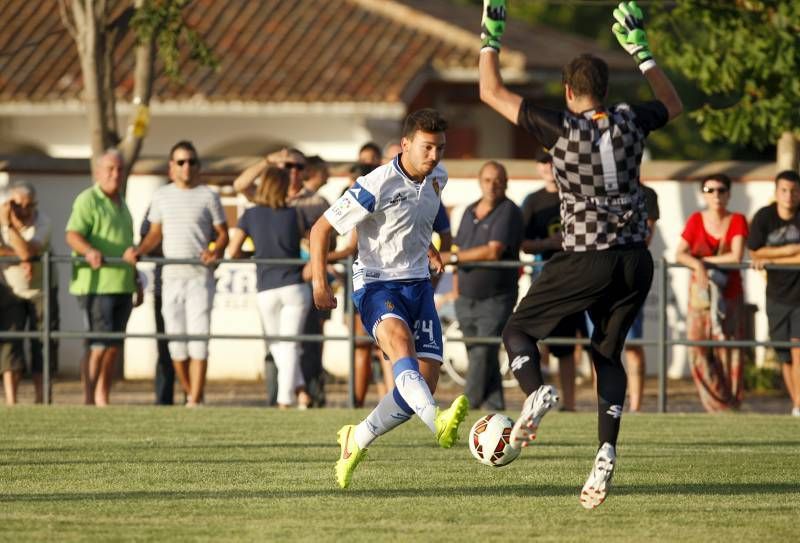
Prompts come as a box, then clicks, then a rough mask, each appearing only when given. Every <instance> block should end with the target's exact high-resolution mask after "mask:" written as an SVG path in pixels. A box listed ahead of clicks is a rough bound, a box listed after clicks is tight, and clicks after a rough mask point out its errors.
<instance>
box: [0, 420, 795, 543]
mask: <svg viewBox="0 0 800 543" xmlns="http://www.w3.org/2000/svg"><path fill="white" fill-rule="evenodd" d="M365 414H366V411H363V410H362V411H349V410H337V409H330V410H322V411H320V410H312V411H306V412H299V411H296V412H288V413H282V412H277V411H275V410H267V409H256V408H205V409H195V410H189V409H183V408H155V407H136V408H133V407H111V408H108V409H104V410H101V409H87V408H81V407H50V408H43V407H34V406H28V407H24V406H20V407H17V408H14V409H6V410H4V411H3V412H2V415H1V416H2V428H3V431H2V434H0V435H2V437H0V440H1V441H0V502H2V503H0V539H2V540H8V541H27V540H42V541H44V540H47V541H54V540H57V541H59V542H62V541H76V540H95V541H112V540H113V541H125V540H140V541H148V540H161V541H174V540H226V541H265V540H269V541H286V540H310V541H311V540H313V541H348V542H352V541H477V540H478V538H484V540H485V541H502V540H504V539H509V540H521V541H524V540H527V539H530V538H535V539H540V540H553V541H570V540H571V541H577V540H591V539H595V540H598V541H600V540H603V541H643V540H659V541H662V540H673V541H678V540H680V541H687V540H688V541H743V540H754V541H759V540H760V541H781V540H782V541H796V540H797V539H796V538H797V520H798V518H800V420H798V419H792V418H790V417H787V416H762V415H735V414H734V415H722V416H709V415H663V416H659V415H637V416H626V417H623V429H622V438H621V440H620V444H619V455H620V456H619V465H618V470H617V473H616V475H615V485H614V487H613V489H612V493H611V494H610V495H609V498H608V500H607V501H606V503H605V504H603V505H602V506H601V507H600V508H599V509H597V510H595V511H584V510H583V509H582V508H581V507H580V504H579V502H578V492H579V490H580V487H581V486H582V484H583V482H584V479H585V477H586V475H587V474H588V472H589V469H590V467H591V462H592V459H593V457H594V452H595V447H596V444H595V436H596V428H595V416H594V415H591V414H588V413H587V414H564V413H553V414H551V415H548V417H547V419H546V420H545V422H544V424H543V426H542V428H541V430H540V432H539V439H538V440H537V441H538V443H537V444H536V445H535V446H532V447H531V448H528V449H527V450H525V451H524V452H523V454H522V456H521V457H520V458H519V459H517V460H516V461H515V462H514V463H513V464H511V465H509V466H507V467H505V468H499V469H498V468H489V467H486V466H482V465H480V464H478V463H477V462H476V461H475V460H473V459H472V457H471V456H470V454H469V451H468V449H467V446H466V444H464V442H463V441H462V442H460V443H459V444H458V445H457V446H456V447H455V448H454V449H451V450H442V449H438V448H437V447H436V446H435V445H434V442H433V438H432V436H431V435H430V434H429V433H428V430H427V429H426V428H425V427H424V426H423V425H422V424H421V423H420V422H419V421H417V420H412V421H411V422H410V423H408V424H405V425H404V426H403V427H401V428H399V429H397V430H395V431H394V432H392V433H390V434H389V435H387V436H384V437H383V438H381V439H380V440H379V441H377V442H376V443H375V444H373V446H372V447H371V450H370V451H369V456H367V459H366V460H365V461H364V463H363V464H362V465H361V466H359V468H358V470H357V471H356V473H355V476H354V478H353V484H352V486H351V488H349V489H347V490H344V491H343V490H340V489H338V487H336V486H335V483H334V479H333V463H334V461H335V460H336V458H337V457H338V453H339V450H338V446H337V445H336V441H335V434H336V430H337V429H338V428H339V427H340V426H341V425H342V424H344V423H347V422H355V421H357V420H358V419H360V418H361V417H362V416H363V415H365ZM478 415H479V414H478V413H473V414H471V415H470V416H469V418H468V419H467V422H468V423H469V424H471V423H472V422H474V420H476V419H477V417H478ZM464 432H465V430H462V433H464Z"/></svg>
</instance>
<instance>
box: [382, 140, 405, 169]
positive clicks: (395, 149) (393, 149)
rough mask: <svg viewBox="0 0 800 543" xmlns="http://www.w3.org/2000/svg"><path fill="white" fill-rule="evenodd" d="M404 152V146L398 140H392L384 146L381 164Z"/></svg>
mask: <svg viewBox="0 0 800 543" xmlns="http://www.w3.org/2000/svg"><path fill="white" fill-rule="evenodd" d="M402 152H403V146H402V145H400V142H399V141H397V140H390V141H388V142H386V145H384V146H383V158H382V159H381V164H386V163H387V162H391V161H392V160H394V157H396V156H397V155H399V154H400V153H402Z"/></svg>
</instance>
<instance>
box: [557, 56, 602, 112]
mask: <svg viewBox="0 0 800 543" xmlns="http://www.w3.org/2000/svg"><path fill="white" fill-rule="evenodd" d="M561 79H562V81H563V83H564V84H565V85H569V87H570V88H571V89H572V92H573V93H575V96H590V97H592V98H594V99H595V100H598V101H601V102H602V101H603V100H604V99H605V97H606V92H607V91H608V64H606V63H605V61H604V60H603V59H601V58H598V57H596V56H594V55H590V54H588V53H586V54H583V55H581V56H579V57H576V58H574V59H572V60H571V61H570V63H569V64H567V65H566V66H564V69H563V70H562V71H561Z"/></svg>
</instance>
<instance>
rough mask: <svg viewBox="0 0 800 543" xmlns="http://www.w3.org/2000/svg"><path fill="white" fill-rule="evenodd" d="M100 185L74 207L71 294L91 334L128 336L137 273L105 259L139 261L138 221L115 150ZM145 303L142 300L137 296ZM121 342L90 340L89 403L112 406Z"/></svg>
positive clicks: (99, 168) (101, 166) (102, 162)
mask: <svg viewBox="0 0 800 543" xmlns="http://www.w3.org/2000/svg"><path fill="white" fill-rule="evenodd" d="M94 175H95V179H96V182H95V185H94V186H93V187H91V188H88V189H86V190H84V191H83V192H81V193H80V194H79V195H78V197H77V198H75V202H74V203H73V204H72V214H71V215H70V217H69V220H68V221H67V226H66V241H67V245H69V246H70V247H71V248H72V250H73V255H74V256H82V257H83V258H84V262H73V264H72V281H71V282H70V287H69V290H70V292H71V293H72V294H74V295H75V296H77V297H78V302H79V303H80V306H81V309H82V311H83V317H84V321H85V323H86V327H87V330H88V331H89V332H124V331H125V327H126V326H127V324H128V317H130V314H131V309H132V308H133V298H132V295H133V293H134V292H136V290H137V279H136V269H135V268H134V267H133V266H131V265H130V264H126V263H120V264H107V263H105V262H104V258H107V257H123V258H125V259H126V260H128V261H131V259H133V258H134V255H135V251H134V248H133V219H132V218H131V214H130V211H128V206H127V205H126V204H125V199H124V198H123V197H122V194H121V193H120V188H121V184H122V182H121V181H122V179H121V175H122V156H121V155H120V154H119V152H117V151H116V150H113V149H110V150H108V151H106V152H105V153H104V154H103V156H101V157H100V159H99V160H98V161H97V163H96V165H95V168H94ZM137 299H138V300H141V296H137ZM122 343H123V340H121V339H102V338H96V337H95V338H93V337H91V336H89V338H88V348H89V352H88V353H87V356H86V357H85V358H84V360H82V362H81V366H82V367H81V375H82V378H83V390H84V403H85V404H86V405H98V406H105V405H108V401H109V395H110V392H111V382H112V379H113V376H114V364H115V363H116V360H117V356H118V355H119V352H120V348H121V347H122Z"/></svg>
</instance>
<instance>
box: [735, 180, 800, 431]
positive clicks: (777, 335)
mask: <svg viewBox="0 0 800 543" xmlns="http://www.w3.org/2000/svg"><path fill="white" fill-rule="evenodd" d="M798 207H800V175H798V174H797V172H794V171H791V170H786V171H782V172H780V173H779V174H778V175H777V177H775V203H773V204H770V205H768V206H766V207H762V208H761V209H759V210H758V211H757V212H756V214H755V215H754V216H753V221H752V223H751V224H750V237H749V239H748V242H747V247H748V249H750V255H751V257H752V259H753V267H754V268H756V269H763V268H764V266H765V265H767V264H794V265H797V264H800V214H798ZM767 320H768V321H769V336H770V339H771V340H772V341H791V342H800V272H798V271H796V270H777V269H774V268H768V269H767ZM775 353H776V354H777V355H778V359H779V360H780V361H781V362H782V364H781V371H782V373H783V382H784V383H785V384H786V389H787V390H788V391H789V396H790V397H791V399H792V415H793V416H795V417H800V344H799V346H798V347H792V348H791V349H775Z"/></svg>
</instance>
